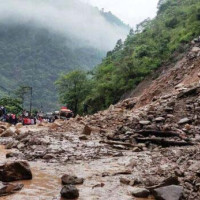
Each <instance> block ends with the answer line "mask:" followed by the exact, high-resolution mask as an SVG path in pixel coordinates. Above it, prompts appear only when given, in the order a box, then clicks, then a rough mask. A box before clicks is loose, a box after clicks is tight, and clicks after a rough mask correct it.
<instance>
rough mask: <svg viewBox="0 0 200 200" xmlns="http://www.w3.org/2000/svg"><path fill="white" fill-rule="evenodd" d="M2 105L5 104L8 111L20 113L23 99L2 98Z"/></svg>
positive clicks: (0, 100)
mask: <svg viewBox="0 0 200 200" xmlns="http://www.w3.org/2000/svg"><path fill="white" fill-rule="evenodd" d="M0 106H4V107H5V108H6V110H7V113H14V114H20V113H21V112H22V107H21V101H20V100H19V99H16V98H11V97H4V98H1V99H0Z"/></svg>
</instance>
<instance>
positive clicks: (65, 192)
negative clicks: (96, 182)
mask: <svg viewBox="0 0 200 200" xmlns="http://www.w3.org/2000/svg"><path fill="white" fill-rule="evenodd" d="M60 194H61V197H63V198H65V199H77V198H78V197H79V191H78V189H77V188H76V187H75V186H73V185H67V186H64V187H63V188H62V190H61V192H60Z"/></svg>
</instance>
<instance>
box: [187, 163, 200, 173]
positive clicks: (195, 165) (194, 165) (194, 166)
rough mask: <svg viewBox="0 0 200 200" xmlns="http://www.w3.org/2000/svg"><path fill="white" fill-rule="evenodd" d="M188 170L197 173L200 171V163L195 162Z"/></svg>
mask: <svg viewBox="0 0 200 200" xmlns="http://www.w3.org/2000/svg"><path fill="white" fill-rule="evenodd" d="M188 169H189V170H190V171H193V172H197V171H198V170H199V169H200V161H195V162H194V163H193V164H191V165H190V167H189V168H188Z"/></svg>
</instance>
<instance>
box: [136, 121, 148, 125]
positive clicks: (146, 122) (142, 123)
mask: <svg viewBox="0 0 200 200" xmlns="http://www.w3.org/2000/svg"><path fill="white" fill-rule="evenodd" d="M139 123H140V124H141V125H149V124H150V123H151V122H150V121H140V122H139Z"/></svg>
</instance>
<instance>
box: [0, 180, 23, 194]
mask: <svg viewBox="0 0 200 200" xmlns="http://www.w3.org/2000/svg"><path fill="white" fill-rule="evenodd" d="M23 187H24V185H23V184H19V183H15V184H11V183H9V184H8V183H2V182H0V196H7V195H11V194H13V193H15V192H17V191H20V190H21V189H22V188H23Z"/></svg>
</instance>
